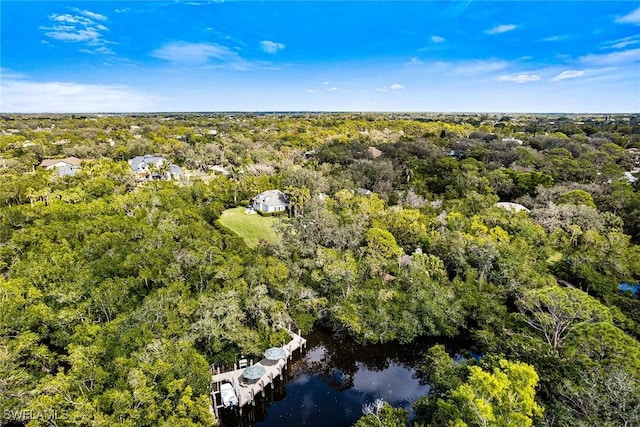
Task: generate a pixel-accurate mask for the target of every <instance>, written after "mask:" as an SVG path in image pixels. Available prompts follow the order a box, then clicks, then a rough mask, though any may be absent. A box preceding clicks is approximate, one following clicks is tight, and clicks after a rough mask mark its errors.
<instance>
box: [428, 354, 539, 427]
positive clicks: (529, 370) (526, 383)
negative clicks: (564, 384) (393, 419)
mask: <svg viewBox="0 0 640 427" xmlns="http://www.w3.org/2000/svg"><path fill="white" fill-rule="evenodd" d="M537 383H538V374H537V373H536V371H535V369H534V368H533V367H532V366H530V365H527V364H526V363H521V362H510V361H508V360H504V359H503V360H500V361H499V367H497V368H494V370H493V372H486V371H484V370H483V369H482V368H480V367H478V366H471V367H470V368H469V377H468V379H467V382H466V383H464V384H462V385H460V386H459V387H457V388H455V389H454V390H452V391H451V393H450V395H449V397H448V398H445V399H439V400H438V404H437V405H438V409H437V411H436V413H435V414H434V420H433V424H432V425H449V426H452V427H454V426H455V427H466V426H469V427H476V426H492V427H529V426H531V425H533V421H534V420H535V419H536V418H539V417H541V416H542V413H543V408H542V407H541V406H540V405H538V403H537V402H536V400H535V394H536V392H535V387H536V384H537Z"/></svg>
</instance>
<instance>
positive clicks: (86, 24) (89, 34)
mask: <svg viewBox="0 0 640 427" xmlns="http://www.w3.org/2000/svg"><path fill="white" fill-rule="evenodd" d="M75 11H76V12H77V13H78V14H76V15H72V14H68V13H63V14H60V13H54V14H52V15H49V19H50V20H51V25H49V26H42V27H40V29H41V30H44V31H45V33H44V35H45V36H47V37H49V38H51V39H54V40H58V41H62V42H71V43H81V44H84V45H85V46H89V47H91V49H87V48H84V49H81V51H83V52H89V53H102V54H113V53H114V52H113V51H112V50H111V49H109V48H108V47H106V45H107V44H115V43H113V42H110V41H108V40H106V39H105V38H104V34H103V33H105V32H107V31H109V29H108V28H107V27H106V26H105V25H103V24H99V23H97V22H95V20H98V21H106V20H107V19H108V18H107V17H106V16H104V15H100V14H99V13H94V12H91V11H89V10H78V9H75Z"/></svg>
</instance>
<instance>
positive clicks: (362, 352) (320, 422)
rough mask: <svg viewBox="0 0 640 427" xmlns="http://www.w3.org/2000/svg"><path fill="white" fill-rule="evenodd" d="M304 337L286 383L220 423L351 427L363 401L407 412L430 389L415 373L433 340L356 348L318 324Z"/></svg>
mask: <svg viewBox="0 0 640 427" xmlns="http://www.w3.org/2000/svg"><path fill="white" fill-rule="evenodd" d="M306 338H307V349H306V351H305V352H304V353H303V354H302V355H297V353H298V352H296V357H295V358H294V360H293V361H292V362H290V363H289V368H288V370H287V374H286V378H285V381H276V382H275V384H274V386H273V388H267V392H266V395H265V397H264V398H259V399H257V401H256V405H255V407H254V408H253V409H252V410H250V407H245V408H244V409H243V414H242V416H239V414H238V413H235V414H234V413H230V412H224V413H222V414H221V421H222V425H223V426H234V427H236V426H243V427H244V426H254V427H276V426H277V427H282V426H309V427H315V426H317V427H326V426H332V427H341V426H345V427H346V426H352V425H353V424H354V423H355V422H356V421H357V420H358V418H360V416H361V415H362V405H364V404H366V403H369V402H373V401H374V400H376V399H384V400H385V401H386V402H388V403H390V404H391V405H393V406H396V407H403V408H405V409H407V410H409V411H410V410H411V405H412V404H413V402H415V401H416V399H418V398H419V397H420V396H422V395H424V394H426V393H427V392H428V391H429V385H428V384H424V383H421V382H420V380H419V379H418V378H417V377H416V375H415V373H416V367H417V366H419V365H420V363H421V362H422V359H423V355H424V353H425V352H426V350H427V349H428V348H429V347H430V346H432V345H434V344H435V343H436V341H434V340H420V341H418V342H414V343H412V344H410V345H397V344H395V345H394V344H381V345H367V346H361V345H357V344H355V343H353V342H352V341H348V340H343V341H341V340H336V339H335V338H333V337H332V336H331V334H330V333H328V332H327V331H324V330H322V329H318V328H316V329H314V330H313V331H312V332H311V333H310V334H309V335H308V336H306Z"/></svg>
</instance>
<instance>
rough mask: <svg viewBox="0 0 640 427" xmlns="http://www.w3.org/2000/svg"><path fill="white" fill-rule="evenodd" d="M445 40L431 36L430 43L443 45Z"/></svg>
mask: <svg viewBox="0 0 640 427" xmlns="http://www.w3.org/2000/svg"><path fill="white" fill-rule="evenodd" d="M445 40H446V39H445V38H444V37H441V36H431V42H432V43H444V41H445Z"/></svg>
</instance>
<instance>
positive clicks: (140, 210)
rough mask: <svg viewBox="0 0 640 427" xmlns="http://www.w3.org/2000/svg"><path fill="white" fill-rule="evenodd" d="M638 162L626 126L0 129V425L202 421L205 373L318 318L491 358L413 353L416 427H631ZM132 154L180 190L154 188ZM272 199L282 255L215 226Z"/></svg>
mask: <svg viewBox="0 0 640 427" xmlns="http://www.w3.org/2000/svg"><path fill="white" fill-rule="evenodd" d="M638 149H640V123H639V122H638V117H637V116H629V117H622V116H612V117H604V116H602V117H598V116H593V117H580V118H562V117H541V116H539V117H526V116H522V117H508V116H489V115H485V116H482V117H480V116H473V115H468V116H465V115H460V116H448V117H447V116H436V115H391V114H384V115H383V114H380V115H357V114H351V115H349V114H325V115H311V114H304V115H222V114H221V115H179V114H176V115H168V116H124V115H123V116H120V115H115V116H86V117H85V116H24V117H18V116H4V117H2V118H1V120H0V413H5V412H4V411H13V410H18V409H20V410H34V411H37V410H44V409H48V410H56V411H59V413H64V414H65V416H66V417H67V419H66V420H59V425H64V423H66V424H67V425H78V424H94V425H105V426H107V425H114V424H125V425H132V426H133V425H135V426H139V425H167V426H168V425H204V424H210V423H212V422H213V419H212V417H211V415H210V411H209V408H208V406H209V400H208V393H209V366H210V364H212V363H218V364H221V363H226V364H231V363H233V361H234V360H235V358H236V357H237V355H238V354H240V353H243V354H245V355H259V354H261V352H262V351H263V350H264V349H265V348H266V347H269V346H271V345H277V344H280V343H281V342H282V341H283V340H286V339H287V334H286V332H285V331H284V328H285V327H287V326H288V325H295V326H297V327H299V328H301V329H302V330H303V331H307V330H309V329H310V328H311V327H313V325H314V324H322V325H324V326H327V327H329V328H331V329H332V330H333V331H334V332H335V334H336V336H340V337H343V338H345V339H352V340H356V341H358V342H362V343H373V342H394V341H395V342H402V343H410V342H412V341H413V340H414V339H416V338H417V337H421V336H432V337H456V336H464V337H470V338H471V340H472V342H473V343H474V346H475V348H474V350H475V351H477V352H478V353H479V354H482V355H483V356H482V358H480V360H479V361H478V360H476V359H473V358H468V359H466V360H465V361H464V362H460V361H458V362H455V361H453V359H451V358H450V357H449V356H448V355H447V353H446V350H447V349H445V348H443V347H440V346H438V347H434V348H432V350H431V351H430V352H429V353H427V354H425V364H424V366H423V369H421V372H422V373H421V375H423V378H424V380H425V381H428V382H430V383H431V384H432V392H431V393H430V395H428V396H426V397H425V398H424V399H421V400H420V401H419V402H418V403H417V404H416V414H417V419H416V420H415V423H416V424H420V423H422V424H424V425H429V424H432V425H446V424H447V423H448V424H450V425H457V426H462V425H469V426H472V425H523V426H526V425H532V423H533V424H542V423H545V425H549V426H552V425H554V426H569V425H588V424H590V425H621V424H624V423H626V425H633V424H634V423H637V419H638V414H637V410H634V408H637V407H638V405H637V400H638V393H637V389H638V386H637V385H638V383H639V380H640V344H639V342H638V337H639V336H640V323H639V322H640V301H639V300H638V297H637V294H633V293H631V292H626V293H625V292H620V291H619V284H620V283H623V282H624V283H628V284H636V283H638V281H639V280H640V247H639V246H637V244H638V243H639V242H640V233H639V230H640V195H639V192H638V185H637V184H634V183H632V182H631V181H633V180H629V179H628V176H627V177H625V175H624V172H631V171H633V169H634V168H637V167H638V166H639V165H640V154H638V153H639V151H638ZM143 154H156V155H160V156H164V157H165V158H167V159H169V160H170V161H171V162H173V163H175V164H178V165H180V166H182V167H183V169H184V170H185V171H186V173H185V175H184V176H183V178H182V179H181V180H178V181H164V180H151V181H149V182H142V181H141V179H140V178H139V177H136V175H135V174H134V173H133V172H132V171H131V168H130V167H129V165H128V164H127V162H126V161H127V160H128V159H131V158H132V157H134V156H137V155H143ZM67 156H76V157H78V158H81V159H84V162H83V163H82V165H81V167H80V170H79V171H78V172H77V173H76V174H75V175H73V176H59V175H58V174H57V173H56V171H55V170H46V169H45V168H43V167H39V166H38V165H39V164H40V162H41V161H42V160H44V159H47V158H63V157H67ZM632 176H633V175H632ZM276 188H277V189H281V190H282V191H283V192H284V193H285V194H287V196H288V197H289V200H290V202H291V205H290V209H289V213H290V215H288V216H284V217H280V218H278V219H277V220H276V224H277V225H276V232H277V233H278V235H279V239H277V241H272V242H269V241H267V240H264V241H262V242H261V243H260V244H258V245H257V246H256V247H255V248H249V247H248V246H247V245H246V244H245V243H244V241H243V240H242V239H241V238H239V237H238V236H235V235H234V234H233V233H232V232H230V230H228V229H226V228H224V227H222V226H221V225H220V223H219V222H217V221H216V220H217V219H218V218H219V217H220V215H221V214H222V212H223V211H224V210H225V209H227V208H235V207H238V206H246V205H247V204H248V203H249V201H250V200H251V198H253V197H254V196H255V195H257V194H258V193H260V192H262V191H265V190H269V189H276ZM498 201H508V202H517V203H520V204H521V205H524V207H526V208H528V210H520V211H518V212H516V211H512V210H509V209H503V208H501V207H499V206H497V205H496V203H497V202H498ZM623 390H628V393H624V392H623ZM507 397H509V398H507ZM583 402H587V403H588V405H590V406H591V407H593V408H594V411H591V412H590V411H588V410H587V409H588V406H585V405H586V403H583ZM9 421H11V420H9ZM14 421H15V420H14ZM407 424H409V420H408V415H407V414H406V413H405V412H404V411H402V410H399V409H396V408H392V407H390V406H389V405H388V404H384V403H379V404H376V405H375V406H371V407H370V408H369V411H368V413H367V414H365V416H364V417H363V419H361V420H360V421H359V425H398V426H401V425H407Z"/></svg>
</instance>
